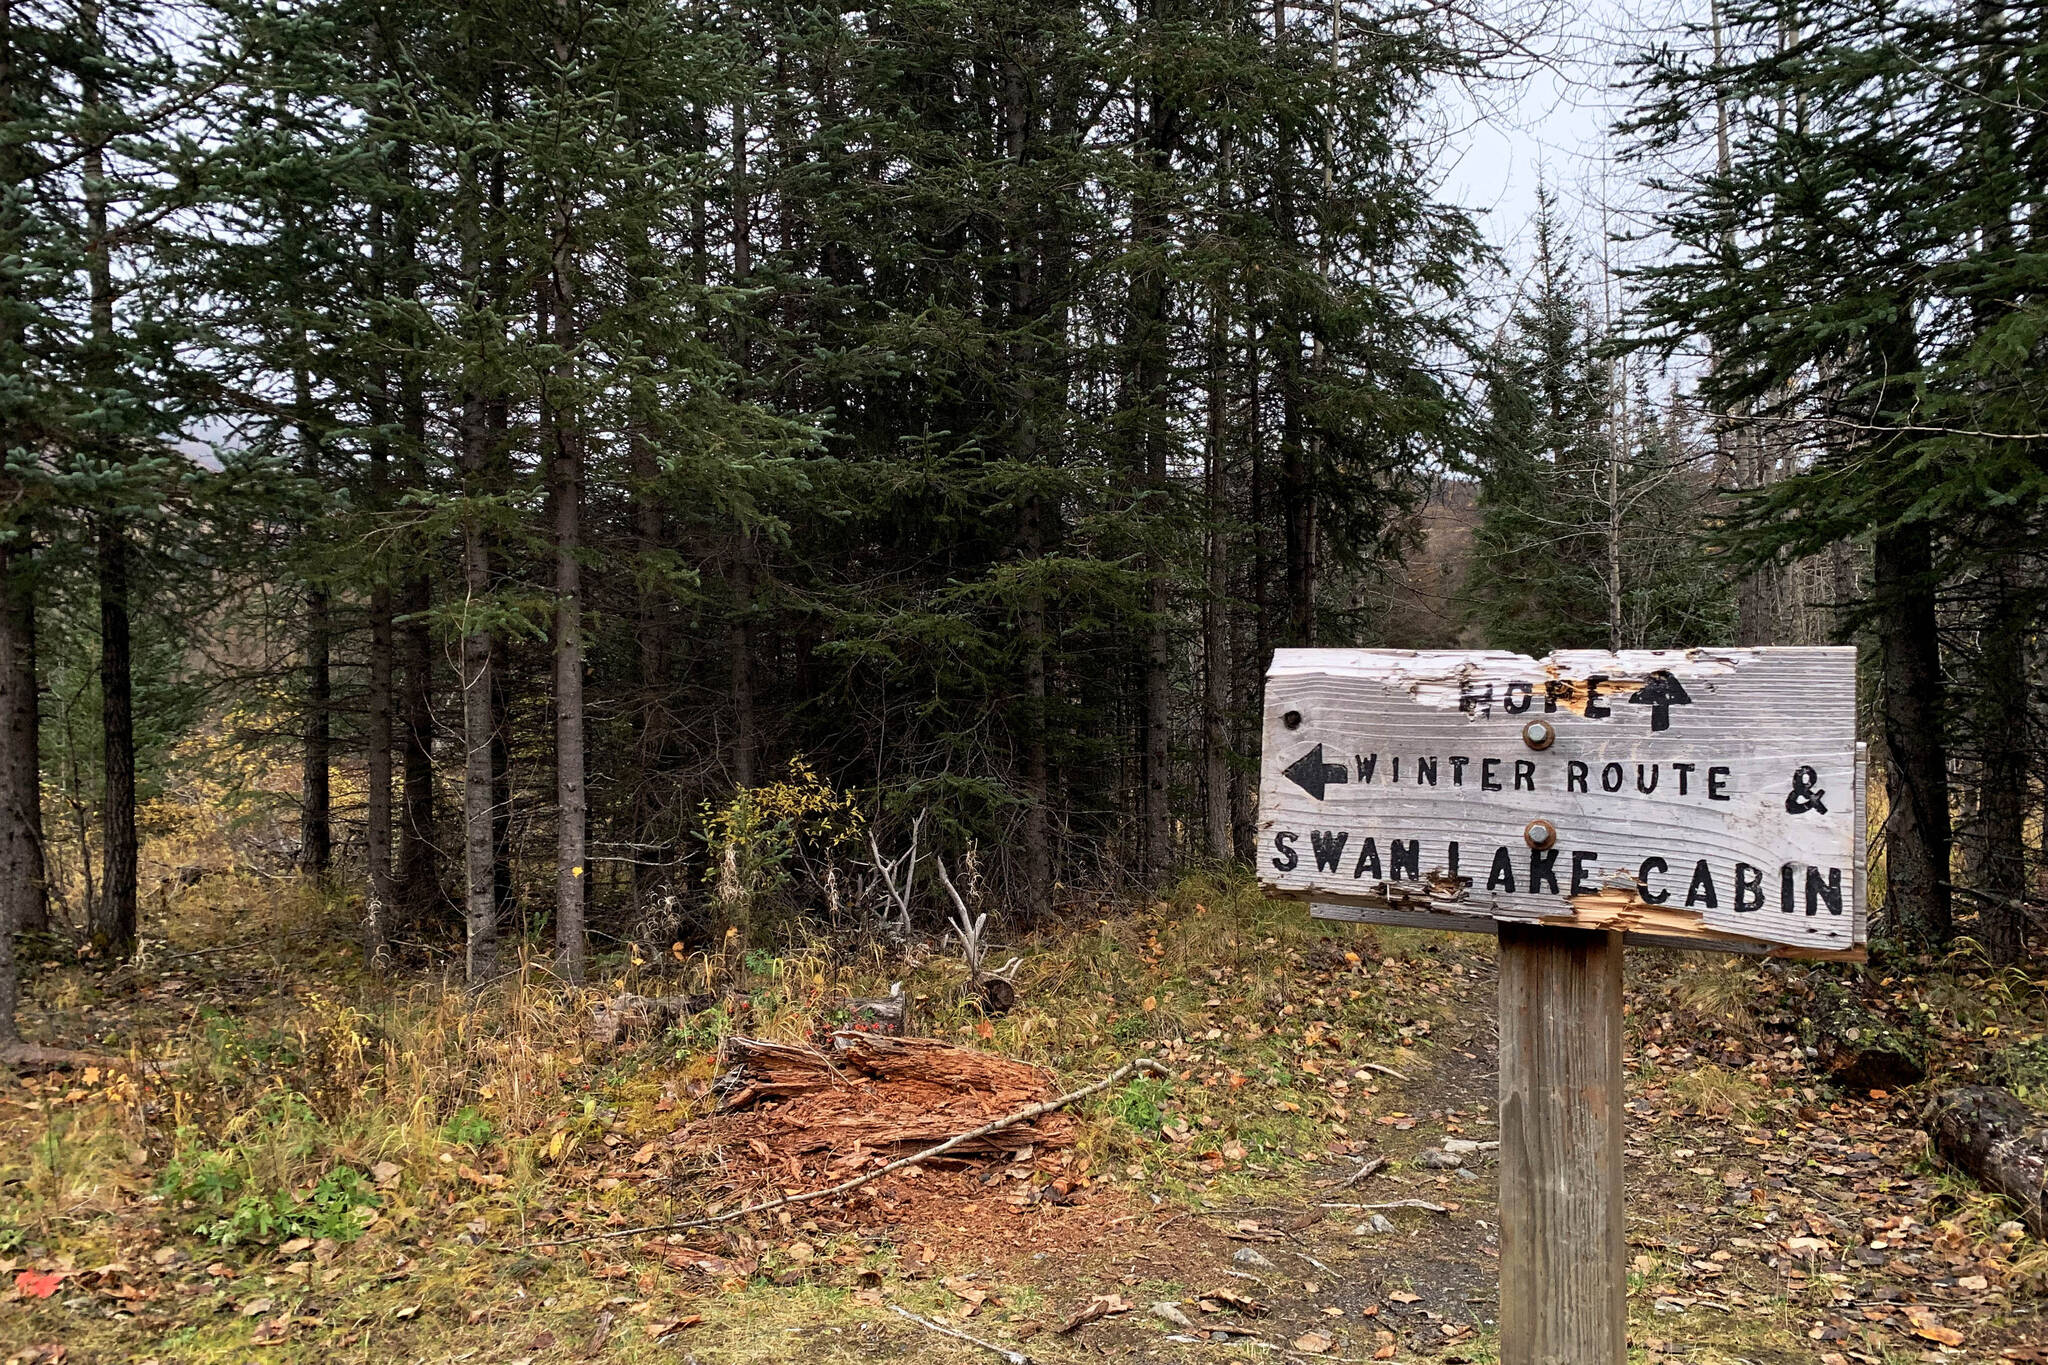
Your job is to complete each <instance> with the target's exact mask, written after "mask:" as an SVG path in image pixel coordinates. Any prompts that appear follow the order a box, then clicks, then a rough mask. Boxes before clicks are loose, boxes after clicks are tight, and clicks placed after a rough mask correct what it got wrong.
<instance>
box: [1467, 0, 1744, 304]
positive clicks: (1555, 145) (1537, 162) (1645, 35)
mask: <svg viewBox="0 0 2048 1365" xmlns="http://www.w3.org/2000/svg"><path fill="white" fill-rule="evenodd" d="M1539 3H1540V0H1539ZM1507 4H1508V7H1509V10H1510V11H1512V12H1511V13H1510V14H1509V15H1508V21H1509V22H1516V21H1519V22H1520V23H1521V24H1522V25H1524V26H1525V27H1530V28H1536V29H1538V30H1540V31H1539V33H1538V36H1536V37H1534V38H1533V39H1531V40H1530V41H1529V43H1528V44H1527V47H1526V54H1527V55H1526V56H1525V57H1524V58H1523V59H1521V60H1519V61H1515V62H1501V63H1496V64H1495V65H1494V66H1493V67H1492V68H1491V69H1492V70H1494V71H1495V72H1497V73H1499V76H1500V79H1497V80H1494V81H1490V82H1485V83H1482V84H1479V85H1476V86H1473V87H1467V88H1462V89H1459V90H1456V91H1453V92H1447V97H1446V99H1445V102H1444V112H1443V117H1444V120H1445V127H1446V139H1445V145H1444V148H1443V152H1442V157H1441V161H1440V164H1441V166H1442V167H1443V172H1444V185H1443V192H1444V196H1445V197H1446V198H1449V199H1451V200H1453V201H1455V202H1457V203H1460V204H1463V205H1465V206H1466V207H1468V208H1471V209H1474V210H1476V211H1478V212H1479V214H1480V221H1481V223H1482V225H1483V228H1484V230H1485V233H1486V236H1487V239H1488V240H1489V241H1491V242H1492V243H1493V244H1494V245H1495V246H1496V247H1497V248H1499V249H1500V251H1501V254H1502V255H1503V257H1504V258H1505V259H1506V262H1507V265H1508V270H1509V275H1510V278H1509V279H1507V280H1505V281H1502V282H1501V283H1502V284H1503V285H1504V286H1505V287H1506V288H1507V289H1509V290H1510V291H1511V290H1512V288H1513V287H1514V285H1515V284H1516V283H1517V282H1518V281H1519V278H1520V276H1521V275H1522V274H1523V273H1524V271H1525V270H1526V267H1527V264H1528V261H1529V257H1530V254H1531V251H1532V249H1533V246H1532V233H1531V231H1530V222H1531V219H1532V218H1533V216H1534V215H1535V212H1536V194H1537V187H1538V186H1539V185H1540V184H1548V185H1549V187H1550V189H1551V190H1552V192H1553V193H1554V194H1555V195H1556V196H1557V199H1558V208H1559V212H1560V215H1561V216H1562V217H1563V218H1564V219H1565V221H1566V225H1567V227H1568V228H1569V229H1570V231H1571V232H1572V234H1573V236H1574V237H1575V238H1576V239H1577V245H1578V246H1579V247H1580V248H1581V249H1582V250H1583V251H1584V252H1585V253H1586V254H1587V255H1588V256H1589V257H1592V258H1596V259H1597V257H1598V255H1599V254H1600V253H1601V251H1602V250H1603V245H1602V243H1603V238H1604V237H1605V236H1606V235H1607V234H1609V233H1620V232H1625V231H1627V230H1629V229H1630V228H1631V227H1633V226H1634V225H1635V223H1636V221H1637V220H1636V218H1635V215H1636V214H1637V213H1638V212H1639V211H1640V210H1641V208H1642V207H1643V205H1644V203H1645V198H1646V196H1645V192H1644V191H1642V190H1641V189H1640V188H1639V187H1638V183H1637V182H1638V181H1639V179H1640V175H1641V172H1640V168H1639V167H1633V166H1626V165H1620V164H1617V163H1616V161H1615V155H1614V154H1615V152H1616V150H1617V146H1616V144H1615V142H1614V140H1613V139H1612V137H1611V135H1610V132H1609V130H1610V129H1611V127H1612V126H1613V124H1614V122H1615V121H1616V120H1617V119H1618V118H1620V117H1621V115H1622V114H1623V112H1624V111H1625V110H1626V109H1627V106H1628V102H1629V92H1628V91H1626V90H1623V89H1619V88H1617V82H1619V81H1620V80H1621V79H1622V77H1623V75H1624V72H1623V70H1622V68H1621V67H1620V65H1619V63H1620V62H1621V61H1622V60H1623V59H1624V58H1625V57H1626V56H1628V55H1629V54H1630V53H1633V52H1634V51H1636V50H1638V49H1639V48H1640V47H1642V46H1645V45H1647V44H1649V43H1651V42H1653V41H1656V40H1658V39H1660V38H1664V39H1668V40H1671V41H1681V38H1680V33H1681V29H1682V23H1683V20H1684V18H1685V17H1686V16H1687V15H1689V14H1693V13H1701V14H1703V13H1704V11H1705V8H1706V6H1705V2H1704V0H1698V3H1694V0H1562V2H1561V3H1554V4H1552V3H1540V8H1539V7H1538V5H1530V6H1527V7H1520V8H1518V7H1517V4H1516V0H1507ZM1604 249H1605V250H1607V251H1608V253H1609V256H1610V259H1611V260H1612V262H1613V263H1614V264H1617V265H1618V264H1621V263H1622V262H1621V260H1620V257H1621V256H1623V255H1626V254H1627V253H1628V252H1629V251H1630V248H1628V247H1627V246H1620V247H1613V246H1610V247H1606V248H1604ZM1581 274H1582V276H1583V277H1584V278H1586V279H1588V280H1589V281H1591V280H1593V279H1595V278H1596V275H1597V272H1596V270H1595V269H1593V268H1592V265H1591V262H1590V261H1589V263H1588V267H1587V268H1585V269H1583V270H1582V271H1581ZM1502 301H1503V302H1505V301H1506V300H1502ZM1617 303H1618V300H1617Z"/></svg>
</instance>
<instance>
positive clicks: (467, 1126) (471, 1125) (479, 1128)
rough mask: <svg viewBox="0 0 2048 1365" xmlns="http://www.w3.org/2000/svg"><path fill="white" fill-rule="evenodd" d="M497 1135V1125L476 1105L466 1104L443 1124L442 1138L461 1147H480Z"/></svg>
mask: <svg viewBox="0 0 2048 1365" xmlns="http://www.w3.org/2000/svg"><path fill="white" fill-rule="evenodd" d="M497 1135H498V1130H497V1128H496V1126H495V1125H493V1124H492V1123H491V1121H490V1120H489V1119H487V1118H485V1117H484V1116H483V1115H482V1114H481V1113H479V1112H478V1111H477V1108H476V1106H475V1105H468V1104H466V1105H464V1106H463V1107H462V1108H460V1109H458V1110H456V1111H455V1117H454V1118H452V1119H449V1120H448V1121H447V1122H446V1123H444V1124H442V1125H441V1140H442V1141H443V1142H452V1143H454V1144H456V1145H457V1146H459V1147H469V1148H472V1149H474V1148H480V1147H483V1146H484V1145H485V1144H487V1143H488V1142H490V1140H491V1139H492V1138H494V1137H496V1136H497Z"/></svg>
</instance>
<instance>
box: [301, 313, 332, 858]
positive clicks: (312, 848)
mask: <svg viewBox="0 0 2048 1365" xmlns="http://www.w3.org/2000/svg"><path fill="white" fill-rule="evenodd" d="M298 340H299V349H300V352H301V353H302V354H303V353H304V351H305V342H306V339H305V336H304V334H303V333H301V334H300V335H299V338H298ZM292 387H293V392H294V394H295V395H296V399H297V422H298V428H299V449H300V465H299V474H300V477H302V478H304V479H305V480H306V481H307V483H309V484H310V485H311V486H313V487H315V488H319V487H321V469H320V438H319V436H318V434H317V433H316V432H315V431H314V429H313V421H312V415H313V381H312V376H311V375H310V374H308V373H307V372H306V368H305V366H304V365H299V366H297V367H295V369H294V371H293V375H292ZM303 534H304V535H305V537H306V538H307V539H308V540H311V541H314V542H317V541H318V539H319V537H320V528H319V527H318V526H317V525H314V526H308V527H306V528H304V532H303ZM320 572H321V570H320V569H319V568H318V567H317V566H316V567H314V569H313V574H312V576H311V577H310V578H309V580H308V582H307V585H306V714H305V718H304V721H305V730H304V735H303V739H304V744H303V749H302V754H301V759H302V762H301V770H300V779H299V870H300V871H302V872H304V873H306V874H307V875H308V876H311V877H315V878H319V877H325V876H326V875H327V870H328V867H329V865H330V864H332V862H333V860H334V802H333V796H332V792H333V781H332V769H333V751H334V733H333V724H334V721H333V705H334V677H333V672H332V662H333V659H332V656H333V624H332V622H331V621H330V620H329V603H328V594H327V588H326V586H325V585H324V584H322V583H321V582H320V581H319V577H318V575H319V573H320Z"/></svg>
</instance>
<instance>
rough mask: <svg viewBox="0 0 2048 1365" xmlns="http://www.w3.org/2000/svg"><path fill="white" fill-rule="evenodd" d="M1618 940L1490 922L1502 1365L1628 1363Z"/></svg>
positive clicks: (1606, 935)
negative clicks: (1495, 950)
mask: <svg viewBox="0 0 2048 1365" xmlns="http://www.w3.org/2000/svg"><path fill="white" fill-rule="evenodd" d="M1621 957H1622V945H1621V936H1620V935H1619V934H1615V933H1592V932H1588V931H1585V930H1577V929H1552V928H1548V927H1544V926H1539V925H1526V924H1516V923H1512V922H1503V923H1502V924H1501V926H1500V1226H1501V1248H1500V1359H1501V1365H1622V1362H1623V1361H1625V1360H1626V1359H1627V1357H1628V1343H1627V1329H1628V1309H1627V1304H1626V1293H1627V1282H1626V1277H1625V1269H1624V1262H1625V1260H1626V1244H1625V1241H1624V1235H1625V1225H1624V1221H1623V1194H1622V1180H1621V1120H1622V1099H1623V1095H1622V1077H1621V1041H1622V1040H1621V1033H1622V1022H1621Z"/></svg>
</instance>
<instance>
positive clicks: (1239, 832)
mask: <svg viewBox="0 0 2048 1365" xmlns="http://www.w3.org/2000/svg"><path fill="white" fill-rule="evenodd" d="M1245 340H1246V345H1245V367H1244V368H1245V374H1244V388H1245V419H1246V426H1245V458H1246V460H1247V462H1248V463H1249V464H1250V466H1251V469H1250V477H1249V479H1248V483H1249V485H1250V487H1249V488H1248V489H1247V490H1246V491H1247V493H1248V495H1249V497H1250V512H1251V542H1252V543H1251V551H1252V553H1251V562H1250V563H1249V564H1248V565H1246V567H1245V572H1246V574H1247V576H1248V578H1249V579H1250V582H1249V584H1248V588H1249V590H1248V591H1247V592H1246V593H1245V594H1244V595H1245V597H1246V598H1247V599H1249V601H1250V603H1251V620H1250V622H1249V623H1247V622H1245V621H1244V620H1243V619H1242V618H1240V620H1239V622H1238V625H1237V630H1236V637H1237V645H1238V650H1237V655H1236V657H1235V659H1233V660H1232V665H1233V669H1234V672H1235V683H1236V689H1235V690H1236V701H1237V704H1236V706H1235V707H1234V708H1233V711H1234V714H1233V717H1232V719H1233V720H1234V721H1235V722H1236V726H1237V742H1236V746H1235V747H1236V750H1237V752H1238V753H1239V754H1242V755H1244V756H1245V759H1246V761H1247V763H1249V764H1256V763H1257V762H1258V761H1259V753H1260V742H1259V731H1258V729H1257V728H1256V727H1257V724H1258V716H1259V713H1260V711H1261V710H1262V709H1263V708H1262V706H1261V697H1262V695H1263V688H1264V686H1265V675H1266V665H1267V663H1268V662H1269V661H1270V660H1271V659H1272V657H1273V655H1272V631H1273V625H1272V621H1273V616H1272V611H1271V602H1270V600H1269V598H1270V595H1269V593H1268V585H1269V584H1270V583H1271V581H1272V568H1271V565H1270V563H1269V562H1268V556H1267V553H1266V539H1267V533H1266V520H1267V509H1266V455H1265V441H1264V440H1263V427H1264V423H1263V421H1262V420H1261V418H1262V413H1261V410H1260V406H1259V405H1260V402H1261V401H1262V400H1261V398H1260V394H1259V346H1258V344H1257V338H1256V337H1255V336H1253V335H1251V333H1250V332H1249V330H1248V331H1247V334H1246V338H1245ZM1232 778H1233V780H1232V782H1231V784H1230V842H1231V846H1232V847H1233V849H1235V851H1236V853H1237V856H1238V858H1239V859H1240V860H1241V861H1244V862H1250V861H1251V860H1252V858H1253V857H1254V856H1256V854H1257V851H1258V842H1259V838H1258V836H1259V830H1258V820H1257V817H1256V814H1255V804H1256V803H1255V802H1254V800H1253V794H1252V780H1251V777H1250V775H1249V774H1248V773H1247V772H1246V771H1245V770H1244V768H1242V767H1240V768H1239V769H1238V770H1237V771H1236V772H1235V773H1233V774H1232Z"/></svg>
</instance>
